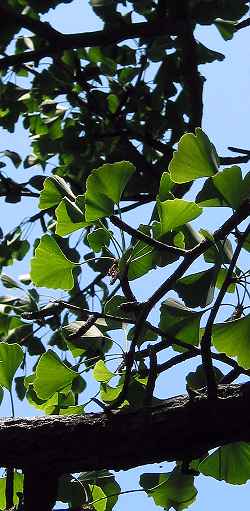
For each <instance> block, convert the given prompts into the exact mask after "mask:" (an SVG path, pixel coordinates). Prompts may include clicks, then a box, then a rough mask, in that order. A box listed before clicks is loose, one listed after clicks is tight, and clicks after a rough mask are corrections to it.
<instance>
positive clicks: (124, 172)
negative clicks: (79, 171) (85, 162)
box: [85, 161, 135, 222]
mask: <svg viewBox="0 0 250 511" xmlns="http://www.w3.org/2000/svg"><path fill="white" fill-rule="evenodd" d="M134 172H135V167H134V165H132V163H129V162H126V161H121V162H118V163H112V164H111V163H107V164H105V165H102V167H99V168H98V169H95V170H93V172H92V173H91V174H90V176H89V177H88V179H87V190H86V194H85V200H86V205H85V218H86V221H87V222H93V221H95V220H98V218H102V217H104V216H109V215H111V214H112V213H113V206H114V204H118V203H119V201H120V198H121V195H122V193H123V191H124V188H125V186H126V184H127V182H128V180H129V179H130V177H131V176H132V175H133V173H134Z"/></svg>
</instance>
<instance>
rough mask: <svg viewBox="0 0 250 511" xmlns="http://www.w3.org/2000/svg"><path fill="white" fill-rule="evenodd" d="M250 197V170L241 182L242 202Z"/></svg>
mask: <svg viewBox="0 0 250 511" xmlns="http://www.w3.org/2000/svg"><path fill="white" fill-rule="evenodd" d="M249 197H250V172H248V173H247V174H246V175H245V177H244V179H243V181H242V183H241V190H240V203H241V202H243V200H245V199H249Z"/></svg>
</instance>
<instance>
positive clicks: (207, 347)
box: [201, 224, 250, 399]
mask: <svg viewBox="0 0 250 511" xmlns="http://www.w3.org/2000/svg"><path fill="white" fill-rule="evenodd" d="M249 232H250V224H249V226H248V228H247V229H246V230H245V232H244V235H243V236H242V237H241V239H240V240H239V241H238V244H237V247H236V249H235V251H234V255H233V257H232V260H231V262H230V265H229V268H228V271H227V274H226V277H225V280H224V282H223V284H222V286H221V289H220V291H219V293H218V296H217V298H216V300H215V303H214V305H213V307H212V309H211V312H210V314H209V317H208V320H207V324H206V328H205V331H204V334H203V336H202V339H201V357H202V365H203V369H204V373H205V375H206V381H207V393H208V398H211V399H215V398H216V396H217V385H216V379H215V374H214V370H213V363H212V353H211V344H212V329H213V324H214V321H215V318H216V316H217V314H218V312H219V308H220V306H221V303H222V300H223V298H224V296H225V294H226V292H227V289H228V286H229V285H230V284H231V282H232V275H233V271H234V269H235V266H236V263H237V260H238V257H239V255H240V252H241V249H242V245H243V243H244V241H245V239H246V238H247V236H248V234H249Z"/></svg>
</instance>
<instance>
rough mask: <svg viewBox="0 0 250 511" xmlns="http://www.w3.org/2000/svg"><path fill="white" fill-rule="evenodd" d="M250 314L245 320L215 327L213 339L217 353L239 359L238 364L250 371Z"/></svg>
mask: <svg viewBox="0 0 250 511" xmlns="http://www.w3.org/2000/svg"><path fill="white" fill-rule="evenodd" d="M249 331H250V314H249V315H248V316H245V317H244V318H240V319H236V320H234V321H226V322H225V323H217V324H216V325H214V326H213V331H212V339H213V345H214V346H215V348H216V349H217V351H219V352H222V353H226V355H228V356H229V357H237V362H238V364H239V365H240V366H242V367H244V368H245V369H250V339H249Z"/></svg>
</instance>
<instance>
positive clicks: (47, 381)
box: [33, 350, 78, 399]
mask: <svg viewBox="0 0 250 511" xmlns="http://www.w3.org/2000/svg"><path fill="white" fill-rule="evenodd" d="M77 374H78V373H76V372H75V371H72V369H69V368H68V367H67V366H66V365H65V364H63V362H62V361H61V360H60V359H59V357H58V356H57V355H56V353H54V352H53V351H51V350H48V351H47V352H46V353H44V355H42V356H41V358H40V360H39V362H38V364H37V368H36V377H35V380H34V384H33V385H34V390H35V392H36V394H37V396H38V397H39V398H40V399H49V398H50V397H51V396H53V394H55V392H59V391H60V390H62V389H65V388H66V387H68V386H71V384H72V382H73V380H74V378H76V376H77Z"/></svg>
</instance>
